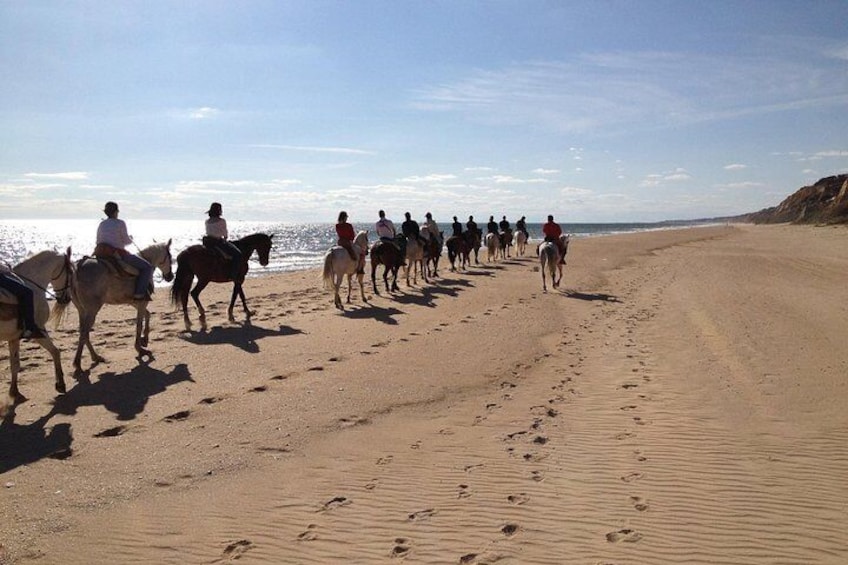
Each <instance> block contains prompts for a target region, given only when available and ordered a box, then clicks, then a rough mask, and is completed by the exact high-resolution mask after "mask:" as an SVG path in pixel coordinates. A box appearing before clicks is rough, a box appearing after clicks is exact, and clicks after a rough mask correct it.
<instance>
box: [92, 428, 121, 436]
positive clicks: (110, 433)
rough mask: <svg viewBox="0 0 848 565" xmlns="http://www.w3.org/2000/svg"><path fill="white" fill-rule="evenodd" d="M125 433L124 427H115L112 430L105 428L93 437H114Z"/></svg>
mask: <svg viewBox="0 0 848 565" xmlns="http://www.w3.org/2000/svg"><path fill="white" fill-rule="evenodd" d="M125 431H127V427H126V426H115V427H114V428H107V429H105V430H103V431H102V432H98V433H96V434H94V437H116V436H119V435H121V434H123V433H124V432H125Z"/></svg>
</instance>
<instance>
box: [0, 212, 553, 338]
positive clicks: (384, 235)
mask: <svg viewBox="0 0 848 565" xmlns="http://www.w3.org/2000/svg"><path fill="white" fill-rule="evenodd" d="M103 213H104V214H106V219H104V220H103V221H101V222H100V224H99V225H98V226H97V240H96V242H97V244H96V246H95V249H94V256H95V257H98V258H105V259H118V260H120V261H123V262H124V263H126V264H128V265H130V266H131V267H134V268H135V269H136V270H137V271H138V275H137V276H136V279H135V287H134V292H133V300H138V301H149V300H150V299H151V296H150V290H149V289H150V286H151V283H152V277H153V266H152V265H151V264H150V263H149V262H148V261H147V260H146V259H144V258H143V257H141V256H140V255H138V254H134V253H131V252H130V251H127V246H129V245H130V244H133V239H132V237H131V236H130V235H129V234H128V233H127V225H126V223H125V222H124V221H123V220H121V219H119V218H118V213H119V209H118V204H117V203H115V202H107V203H106V205H105V206H104V208H103ZM206 214H207V215H208V216H209V218H208V219H207V220H206V235H205V236H204V237H203V245H204V246H205V247H207V248H208V249H212V250H216V251H218V252H220V253H221V254H223V255H224V257H225V258H228V259H229V266H230V277H231V278H232V279H233V280H236V279H237V277H239V276H240V274H239V269H240V266H241V263H242V261H243V257H242V252H241V250H240V249H239V248H238V247H237V246H236V245H234V244H233V243H232V242H230V241H228V237H229V233H228V231H227V221H226V220H225V219H224V218H223V207H222V206H221V204H220V203H219V202H213V203H212V204H211V206H210V207H209V210H208V211H207V212H206ZM404 216H405V220H404V222H403V223H402V224H401V233H398V232H397V230H396V229H395V225H394V222H392V221H391V220H390V219H388V218H387V217H386V213H385V212H384V211H383V210H380V211H379V219H378V220H377V222H376V224H375V230H376V232H377V237H379V238H380V240H381V241H383V242H385V243H389V244H391V245H395V246H396V247H397V249H398V251H399V253H400V256H401V257H405V256H406V244H407V242H408V241H410V240H414V241H416V242H418V243H419V244H420V245H421V246H422V247H423V249H424V251H425V257H426V256H427V253H428V252H429V249H430V242H431V241H435V242H436V243H437V245H438V246H439V248H441V245H442V244H443V243H447V242H446V241H445V242H443V241H442V233H441V232H440V231H439V226H438V224H436V222H435V220H433V215H432V214H431V213H430V212H427V213H426V214H425V218H426V220H425V222H424V225H423V226H419V224H418V222H416V221H415V220H413V219H412V215H411V214H410V213H409V212H406V213H405V214H404ZM515 229H516V231H519V232H522V233H523V234H524V236H525V238H526V239H529V238H530V234H529V233H528V232H527V224H526V218H525V217H524V216H522V217H521V219H520V220H518V221H517V222H516V223H515ZM451 230H452V233H451V235H450V236H449V237H448V238H447V241H450V239H451V238H463V237H464V238H466V241H468V242H469V244H472V245H473V243H474V242H476V243H477V244H479V242H480V241H481V240H482V237H483V233H482V231H481V230H480V229H479V228H478V227H477V223H476V222H475V221H474V216H469V217H468V222H466V224H465V229H464V230H463V225H462V223H461V222H460V221H459V220H458V219H457V217H456V216H454V217H453V223H452V224H451ZM486 230H487V233H494V234H496V235H498V237H502V236H503V235H505V236H506V237H507V238H508V240H509V238H511V236H512V228H511V226H510V223H509V221H508V220H507V219H506V216H504V217H503V219H502V220H501V221H500V222H495V218H494V216H489V222H488V223H487V224H486ZM542 233H543V234H544V236H545V241H553V242H555V243H556V244H557V245H558V246H560V245H561V244H560V242H559V236H560V235H561V234H562V229H561V228H560V226H559V225H558V224H557V223H556V222H554V218H553V216H548V221H547V223H546V224H544V226H543V228H542ZM336 234H337V235H338V244H339V245H340V246H342V247H344V248H345V249H346V250H347V251H348V253H350V257H351V259H352V260H354V261H357V264H358V268H357V272H359V273H362V272H364V266H365V253H360V252H358V251H356V250H355V249H354V245H353V241H354V239H355V237H356V234H355V232H354V229H353V226H352V225H351V224H350V223H349V222H348V215H347V212H344V211H342V212H340V213H339V218H338V223H337V224H336ZM564 256H565V250H564V249H562V248H561V247H560V257H564ZM402 264H403V263H402ZM0 289H3V290H6V291H8V292H10V293H11V294H12V295H14V296H15V297H16V298H17V301H18V307H19V309H20V319H21V321H22V324H23V332H22V334H21V337H22V339H39V338H44V337H46V335H47V334H46V332H45V331H44V329H43V328H41V327H39V325H38V324H37V323H36V321H35V306H34V301H33V292H32V290H31V289H30V288H29V287H28V286H27V285H26V284H25V283H24V281H23V280H21V279H20V278H19V277H18V276H17V275H16V274H15V273H14V272H12V270H11V269H10V268H8V267H7V266H5V265H2V264H0Z"/></svg>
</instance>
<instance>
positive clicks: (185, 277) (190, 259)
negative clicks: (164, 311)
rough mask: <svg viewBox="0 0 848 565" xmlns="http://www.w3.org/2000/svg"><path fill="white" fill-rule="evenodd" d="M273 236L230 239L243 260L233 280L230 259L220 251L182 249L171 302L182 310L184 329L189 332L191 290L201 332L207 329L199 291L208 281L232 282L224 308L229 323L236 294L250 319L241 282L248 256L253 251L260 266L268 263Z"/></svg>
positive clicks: (193, 247)
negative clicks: (230, 292)
mask: <svg viewBox="0 0 848 565" xmlns="http://www.w3.org/2000/svg"><path fill="white" fill-rule="evenodd" d="M273 237H274V236H273V234H272V235H266V234H264V233H254V234H251V235H249V236H247V237H243V238H241V239H237V240H235V241H232V243H233V244H235V246H236V247H238V248H239V249H240V250H241V253H242V263H241V267H240V268H239V274H238V277H236V280H233V278H232V276H231V275H230V265H229V262H230V261H229V259H228V258H225V257H223V256H222V255H221V253H220V252H219V251H216V250H214V249H208V248H206V247H204V246H202V245H192V246H191V247H189V248H187V249H184V250H183V251H182V252H180V254H179V255H177V275H176V277H175V278H174V284H173V286H172V287H171V302H173V303H174V304H175V305H177V304H179V305H181V306H182V309H183V321H184V322H185V329H186V331H187V332H190V331H191V320H189V318H188V296H189V289H191V293H190V294H191V297H192V299H193V300H194V304H195V305H196V306H197V309H198V311H199V312H200V326H201V328H202V329H203V331H206V330H207V326H206V310H205V309H204V308H203V305H202V304H201V303H200V293H201V292H203V289H204V288H206V286H207V285H208V284H209V283H210V282H216V283H223V282H232V283H233V294H232V297H231V298H230V307H229V308H228V309H227V316H228V319H229V320H230V321H231V322H235V317H234V316H233V306H234V305H235V303H236V297H239V298H241V305H242V307H243V308H244V314H245V317H246V318H247V319H248V320H249V319H250V317H251V316H252V315H253V312H251V311H250V310H249V309H248V308H247V299H246V298H245V296H244V290H243V289H242V283H243V282H244V277H245V275H247V270H248V268H249V266H248V263H247V261H248V259H250V256H251V255H253V252H254V251H255V252H256V254H257V255H258V256H259V264H260V265H262V266H263V267H264V266H266V265H267V264H268V256H269V255H270V253H271V238H273ZM194 277H197V284H196V285H194V288H193V289H192V288H191V284H192V283H193V282H194Z"/></svg>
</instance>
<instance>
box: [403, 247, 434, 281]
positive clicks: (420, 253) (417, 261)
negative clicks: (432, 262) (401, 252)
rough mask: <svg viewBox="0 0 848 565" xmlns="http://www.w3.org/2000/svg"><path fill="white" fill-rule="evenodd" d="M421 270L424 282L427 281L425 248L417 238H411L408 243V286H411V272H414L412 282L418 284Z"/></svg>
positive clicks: (406, 267) (406, 268)
mask: <svg viewBox="0 0 848 565" xmlns="http://www.w3.org/2000/svg"><path fill="white" fill-rule="evenodd" d="M419 269H420V270H421V276H422V277H423V278H424V282H429V281H428V280H427V271H426V270H425V269H424V246H423V245H421V242H419V241H418V239H416V238H415V237H410V238H409V239H408V240H407V242H406V266H405V267H404V270H405V271H406V286H410V285H409V271H412V282H413V284H418V270H419Z"/></svg>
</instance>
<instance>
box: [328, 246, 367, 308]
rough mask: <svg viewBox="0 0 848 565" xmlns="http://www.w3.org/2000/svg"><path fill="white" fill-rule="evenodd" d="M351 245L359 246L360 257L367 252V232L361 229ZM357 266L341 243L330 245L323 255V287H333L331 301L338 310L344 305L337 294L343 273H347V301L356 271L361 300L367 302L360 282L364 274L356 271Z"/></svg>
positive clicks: (356, 262) (357, 263)
mask: <svg viewBox="0 0 848 565" xmlns="http://www.w3.org/2000/svg"><path fill="white" fill-rule="evenodd" d="M353 245H354V246H355V247H358V248H359V256H360V257H362V256H364V255H365V254H366V253H368V232H367V231H361V232H359V233H358V234H356V238H355V239H354V240H353ZM358 266H359V261H357V260H356V259H351V258H350V253H348V252H347V249H345V248H344V247H342V246H341V245H335V246H333V247H331V248H330V249H329V250H328V251H327V254H326V255H324V272H323V274H322V278H323V279H324V288H330V287H332V288H333V291H334V293H335V295H334V297H333V301H334V303H335V305H336V308H338V309H339V310H344V307H343V306H342V298H341V296H339V288H340V287H341V286H342V281H343V280H344V276H345V275H347V303H348V304H350V293H351V289H352V288H353V274H354V273H356V278H357V279H359V292H360V294H361V295H362V301H363V302H368V299H367V298H365V287H364V284H363V282H362V278H363V276H364V275H363V273H361V272H360V273H357V272H356V270H357V267H358ZM372 272H373V269H372Z"/></svg>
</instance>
